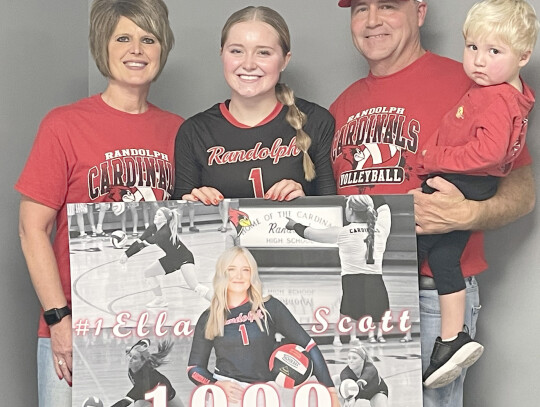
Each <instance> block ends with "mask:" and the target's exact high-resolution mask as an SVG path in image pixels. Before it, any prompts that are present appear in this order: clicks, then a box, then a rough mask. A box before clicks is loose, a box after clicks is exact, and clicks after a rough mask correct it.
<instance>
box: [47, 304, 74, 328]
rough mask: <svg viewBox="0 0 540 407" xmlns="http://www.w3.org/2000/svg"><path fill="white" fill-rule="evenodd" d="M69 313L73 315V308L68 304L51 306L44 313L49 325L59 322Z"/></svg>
mask: <svg viewBox="0 0 540 407" xmlns="http://www.w3.org/2000/svg"><path fill="white" fill-rule="evenodd" d="M68 315H71V310H70V309H69V307H68V306H67V305H66V306H65V307H63V308H51V309H49V310H47V311H45V312H44V313H43V317H44V318H45V322H46V323H47V325H49V326H50V325H54V324H57V323H58V322H60V321H61V320H62V318H64V317H65V316H68Z"/></svg>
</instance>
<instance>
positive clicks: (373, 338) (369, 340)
mask: <svg viewBox="0 0 540 407" xmlns="http://www.w3.org/2000/svg"><path fill="white" fill-rule="evenodd" d="M368 342H369V343H377V338H375V337H374V336H370V337H369V338H368Z"/></svg>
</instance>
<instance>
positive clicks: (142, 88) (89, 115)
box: [15, 0, 183, 407]
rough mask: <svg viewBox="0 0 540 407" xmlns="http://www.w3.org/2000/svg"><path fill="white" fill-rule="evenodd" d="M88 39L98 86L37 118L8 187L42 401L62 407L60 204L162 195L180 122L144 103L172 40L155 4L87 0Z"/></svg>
mask: <svg viewBox="0 0 540 407" xmlns="http://www.w3.org/2000/svg"><path fill="white" fill-rule="evenodd" d="M89 39H90V50H91V52H92V55H93V57H94V59H95V61H96V64H97V66H98V68H99V70H100V72H101V73H102V74H103V75H105V76H106V77H107V78H108V85H107V88H106V89H105V91H104V92H103V93H102V94H98V95H94V96H91V97H89V98H85V99H82V100H80V101H78V102H76V103H74V104H72V105H68V106H63V107H60V108H57V109H54V110H53V111H51V112H50V113H49V114H48V115H47V116H46V117H45V118H44V119H43V121H42V123H41V126H40V128H39V131H38V134H37V137H36V140H35V142H34V146H33V148H32V151H31V153H30V156H29V158H28V161H27V163H26V166H25V168H24V170H23V172H22V174H21V176H20V178H19V180H18V182H17V184H16V185H15V188H16V189H17V190H18V191H19V192H20V193H21V194H22V198H21V204H20V222H19V233H20V236H21V245H22V249H23V253H24V256H25V258H26V262H27V265H28V270H29V272H30V276H31V279H32V283H33V285H34V288H35V290H36V293H37V295H38V297H39V300H40V302H41V306H42V307H43V309H44V310H46V312H45V314H44V315H45V317H46V319H44V318H43V317H42V318H41V320H40V326H39V332H38V335H39V337H40V339H39V341H38V385H39V402H40V406H41V407H48V406H54V407H63V406H71V389H70V385H71V367H72V359H71V355H72V353H71V352H72V342H71V317H70V316H69V314H70V308H69V306H70V303H71V290H70V287H71V282H70V272H69V251H68V235H67V217H66V210H65V207H66V204H68V203H75V202H102V201H110V200H112V199H113V198H112V197H113V196H116V197H118V200H121V199H122V196H123V195H124V194H125V193H127V192H129V193H130V194H132V196H134V197H137V199H138V198H139V197H142V196H144V197H145V199H146V200H149V199H166V198H167V197H169V196H170V194H171V193H172V189H173V187H172V183H171V182H168V181H167V180H169V179H171V178H172V171H173V166H174V163H172V162H170V161H169V158H168V157H172V156H173V153H174V137H175V135H176V132H177V131H178V128H179V126H180V124H181V123H182V121H183V119H182V118H181V117H179V116H177V115H174V114H172V113H169V112H165V111H163V110H161V109H159V108H157V107H156V106H153V105H152V104H150V103H148V102H147V96H148V92H149V89H150V84H151V83H152V81H154V80H155V79H156V78H157V77H158V76H159V74H160V72H161V71H162V69H163V67H164V66H165V62H166V60H167V56H168V54H169V51H170V50H171V47H172V46H173V43H174V37H173V34H172V31H171V28H170V27H169V20H168V10H167V7H166V5H165V3H164V2H163V1H162V0H157V1H156V0H130V1H126V0H95V1H94V2H93V3H92V7H91V11H90V35H89ZM146 152H151V154H147V153H146ZM113 190H114V191H116V192H117V193H116V194H112V193H111V192H112V191H113ZM141 199H142V198H141ZM55 221H56V233H55V239H54V244H53V245H51V242H50V236H51V233H52V231H53V228H54V227H55V226H54V224H55ZM46 321H47V322H48V323H46ZM59 379H61V380H59ZM62 379H64V380H62Z"/></svg>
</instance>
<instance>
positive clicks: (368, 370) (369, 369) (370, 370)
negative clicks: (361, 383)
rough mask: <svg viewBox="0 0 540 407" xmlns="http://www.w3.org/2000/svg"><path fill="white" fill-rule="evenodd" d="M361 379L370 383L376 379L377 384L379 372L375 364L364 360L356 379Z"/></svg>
mask: <svg viewBox="0 0 540 407" xmlns="http://www.w3.org/2000/svg"><path fill="white" fill-rule="evenodd" d="M360 379H363V380H365V381H366V382H368V383H372V382H373V380H376V381H377V384H379V372H378V371H377V368H376V367H375V365H373V364H372V363H369V362H367V361H366V362H365V364H364V368H363V369H362V374H361V375H360V377H359V378H358V380H360Z"/></svg>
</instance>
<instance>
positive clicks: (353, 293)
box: [69, 195, 422, 407]
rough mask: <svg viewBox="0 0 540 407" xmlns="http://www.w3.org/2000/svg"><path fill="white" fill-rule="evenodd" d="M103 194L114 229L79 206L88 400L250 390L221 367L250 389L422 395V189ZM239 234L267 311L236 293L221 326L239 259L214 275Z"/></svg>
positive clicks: (361, 402)
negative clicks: (109, 197)
mask: <svg viewBox="0 0 540 407" xmlns="http://www.w3.org/2000/svg"><path fill="white" fill-rule="evenodd" d="M70 205H79V206H80V205H82V204H70ZM87 206H88V207H92V210H91V211H84V212H85V213H89V212H90V213H93V217H95V218H96V219H95V220H98V222H99V224H98V225H97V227H98V230H99V231H100V233H98V234H95V233H94V235H93V236H90V235H88V236H82V237H81V236H80V235H79V234H78V233H77V232H76V231H75V230H76V224H75V222H71V224H72V227H71V229H72V231H71V233H70V243H69V249H70V260H71V279H72V297H73V298H72V307H73V338H74V340H73V406H74V407H75V406H77V407H81V406H84V407H96V406H97V407H99V406H115V407H117V406H131V405H133V406H139V407H141V406H154V407H165V406H169V407H175V406H192V407H198V406H201V407H206V406H207V405H208V406H211V405H212V400H213V402H214V405H215V406H220V407H221V406H224V407H225V406H227V405H229V406H236V405H238V406H241V405H242V404H241V403H236V404H234V403H229V404H227V401H226V399H225V398H224V392H223V391H222V390H221V388H219V387H218V386H215V385H213V384H212V382H211V381H209V380H208V379H207V378H206V376H208V375H210V377H212V375H214V374H216V375H217V374H222V375H221V376H226V377H227V378H232V379H237V380H238V381H239V385H241V386H242V388H243V389H244V390H243V391H244V393H243V396H242V397H244V399H243V403H244V405H253V406H255V405H260V406H279V405H280V406H284V407H292V406H293V405H294V406H304V405H305V406H316V405H319V406H321V405H327V404H326V403H327V402H328V400H329V399H327V398H326V397H329V395H328V392H327V391H326V387H328V385H329V384H330V385H334V386H335V388H336V391H337V393H338V394H339V401H340V403H341V405H342V406H354V407H362V406H371V405H380V406H389V407H415V406H419V407H420V406H421V405H422V384H421V373H422V372H421V360H420V330H419V311H418V277H417V264H416V262H417V259H416V237H415V225H414V212H413V201H412V197H411V196H409V195H384V196H368V195H352V196H349V197H344V196H328V197H305V198H298V199H295V200H293V201H291V202H273V201H267V200H261V199H233V200H228V199H227V200H225V201H223V202H222V203H220V205H219V206H204V205H202V204H200V203H191V202H187V201H183V200H180V201H174V200H173V201H164V202H139V203H107V204H87ZM75 212H76V211H73V213H75ZM94 215H95V216H94ZM95 220H94V221H95ZM101 231H103V232H102V233H101ZM235 246H240V247H243V248H245V249H247V250H248V251H249V253H250V254H251V255H252V256H253V259H254V261H255V262H256V267H257V269H258V275H259V277H260V280H261V283H262V297H263V300H262V301H263V302H264V304H265V307H266V311H264V312H262V311H261V310H260V309H258V310H256V311H255V312H253V311H251V310H250V308H249V306H250V303H249V302H248V303H247V305H246V304H242V305H240V306H238V307H237V308H232V309H230V311H229V312H230V314H228V317H229V319H227V320H226V321H225V330H224V332H225V334H224V335H223V336H219V335H218V336H217V337H216V338H215V339H213V340H212V341H211V340H208V339H205V338H204V336H205V335H206V334H205V327H206V324H205V321H206V319H205V318H209V317H208V311H207V310H208V309H209V307H210V304H211V301H212V304H219V303H220V301H219V300H218V299H220V298H223V297H224V296H226V294H221V295H218V293H222V292H225V293H227V292H228V291H226V290H233V289H235V288H236V287H234V284H235V283H236V281H234V279H235V278H236V277H232V276H233V275H235V276H236V275H237V274H235V273H237V272H236V271H231V270H236V269H232V268H231V267H229V268H226V269H225V270H224V271H223V272H224V273H225V274H224V275H226V276H228V277H227V278H228V281H229V282H228V283H227V282H225V285H223V284H221V285H219V281H220V280H219V278H218V277H219V276H220V275H219V274H218V276H217V277H216V279H214V275H215V274H216V273H219V271H218V272H216V269H219V268H220V266H219V264H221V263H223V261H222V262H218V258H220V257H221V258H225V259H227V257H226V255H227V254H228V253H229V252H233V253H237V252H235V250H237V249H238V248H235ZM241 253H243V252H241ZM235 256H237V257H234V256H233V258H234V259H236V258H238V257H242V258H247V255H244V256H238V255H235ZM224 261H225V262H227V261H228V262H229V263H231V261H230V260H224ZM235 261H236V260H235ZM233 263H234V261H233ZM248 263H249V262H248ZM225 267H227V266H225ZM242 267H243V266H242ZM240 268H241V267H240ZM244 268H245V267H244ZM250 270H251V269H250ZM381 273H382V278H381ZM250 276H251V277H253V271H252V270H251V271H250ZM214 280H215V281H214ZM227 284H229V285H227ZM238 285H239V284H238ZM231 287H233V288H231ZM216 290H217V292H216ZM214 297H215V298H214ZM342 297H343V298H342ZM242 307H244V308H242ZM246 307H247V308H246ZM242 310H246V312H243V311H242ZM372 314H373V315H372ZM265 315H268V316H266V317H265ZM261 316H262V318H261ZM200 320H201V321H202V322H199V324H198V325H197V322H198V321H200ZM261 321H262V323H261ZM258 324H260V325H261V327H259V325H258ZM261 330H262V334H261ZM233 331H234V332H233ZM231 332H232V333H231ZM263 334H264V335H263ZM261 335H262V336H265V338H264V341H265V342H264V343H265V344H266V345H265V347H262V346H261V345H260V344H259V343H258V342H259V341H257V340H256V339H255V338H257V337H260V336H261ZM233 336H234V337H233ZM269 337H271V340H269V339H268V338H269ZM250 338H251V339H252V341H251V342H250ZM259 339H260V338H259ZM232 341H237V342H238V343H236V342H234V343H235V345H234V346H233V345H232V343H233V342H232ZM260 341H263V339H260ZM268 343H271V346H272V348H271V349H268ZM250 348H251V349H250ZM254 349H256V351H255V350H254ZM216 353H217V354H218V356H217V357H218V358H219V360H220V362H219V364H220V366H221V370H219V373H218V372H217V371H215V370H214V369H215V365H216ZM255 354H256V356H255ZM269 355H270V356H269ZM321 356H322V357H321ZM259 359H263V362H264V366H263V367H261V368H260V369H259V371H260V375H259V371H256V374H255V375H253V374H251V376H250V377H251V378H253V377H261V378H264V379H261V381H257V380H256V379H251V380H250V379H248V378H245V377H242V376H241V374H242V371H243V372H244V373H245V372H246V371H249V369H254V366H259V365H260V363H261V361H260V360H259ZM258 363H259V364H258ZM248 366H249V367H248ZM243 367H245V369H243ZM234 369H238V371H239V372H240V373H239V374H238V376H236V377H233V376H235V375H234V374H232V373H229V376H227V374H225V373H227V372H232V371H234ZM268 378H270V379H268ZM195 383H197V384H195ZM323 384H325V385H326V387H323ZM250 389H251V390H250ZM302 389H304V390H305V391H302ZM261 390H262V391H261ZM257 397H258V402H255V401H254V400H255V399H256V398H257ZM250 400H253V401H250ZM317 402H319V404H317ZM374 403H376V404H374ZM381 403H382V404H381Z"/></svg>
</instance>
